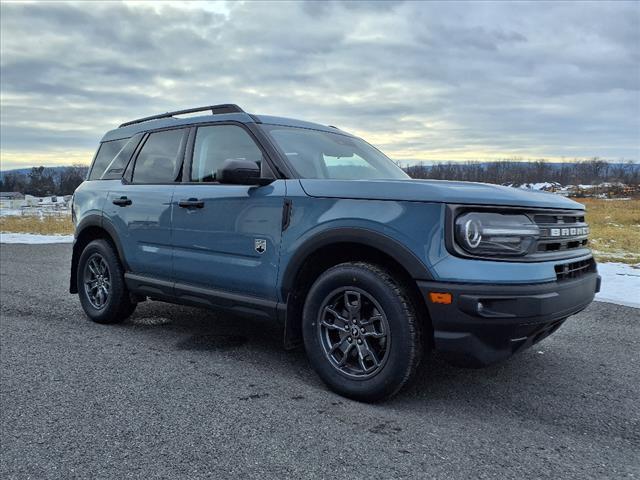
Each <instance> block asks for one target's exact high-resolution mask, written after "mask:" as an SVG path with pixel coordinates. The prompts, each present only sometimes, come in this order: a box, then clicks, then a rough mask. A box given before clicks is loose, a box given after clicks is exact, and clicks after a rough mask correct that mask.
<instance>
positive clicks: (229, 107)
mask: <svg viewBox="0 0 640 480" xmlns="http://www.w3.org/2000/svg"><path fill="white" fill-rule="evenodd" d="M207 110H211V114H212V115H219V114H222V113H245V111H244V110H242V109H241V108H240V107H239V106H238V105H235V104H233V103H225V104H222V105H209V106H206V107H197V108H188V109H187V110H176V111H175V112H167V113H161V114H159V115H152V116H150V117H143V118H138V119H137V120H131V121H130V122H125V123H123V124H122V125H120V126H119V127H118V128H122V127H127V126H129V125H135V124H136V123H142V122H148V121H150V120H158V119H159V118H170V117H173V116H174V115H184V114H186V113H196V112H206V111H207Z"/></svg>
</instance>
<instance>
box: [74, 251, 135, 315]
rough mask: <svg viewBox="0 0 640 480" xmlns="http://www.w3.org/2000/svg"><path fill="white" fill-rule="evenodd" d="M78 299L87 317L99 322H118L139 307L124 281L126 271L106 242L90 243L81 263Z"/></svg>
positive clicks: (79, 267) (81, 256)
mask: <svg viewBox="0 0 640 480" xmlns="http://www.w3.org/2000/svg"><path fill="white" fill-rule="evenodd" d="M78 296H79V297H80V304H81V305H82V308H83V309H84V311H85V313H86V314H87V316H88V317H89V318H90V319H91V320H93V321H94V322H98V323H118V322H121V321H123V320H125V319H126V318H127V317H129V316H130V315H131V314H132V313H133V311H134V310H135V308H136V304H135V303H134V302H132V301H131V298H130V297H129V291H128V290H127V287H126V285H125V282H124V271H123V269H122V265H121V264H120V259H119V258H118V255H117V253H116V252H115V250H114V248H113V246H112V245H111V244H110V243H109V242H108V241H106V240H103V239H100V240H94V241H93V242H91V243H89V244H88V245H87V246H86V247H85V249H84V250H83V251H82V254H81V255H80V260H79V261H78Z"/></svg>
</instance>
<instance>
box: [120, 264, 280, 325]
mask: <svg viewBox="0 0 640 480" xmlns="http://www.w3.org/2000/svg"><path fill="white" fill-rule="evenodd" d="M124 279H125V282H126V284H127V288H128V289H129V290H130V291H131V292H132V293H135V294H138V295H144V296H147V297H149V298H151V299H153V300H160V301H163V302H169V303H177V304H181V305H190V306H194V307H204V308H209V309H214V310H219V309H221V310H227V311H230V312H233V313H236V314H239V315H244V316H258V317H262V318H267V319H271V320H277V319H279V318H282V313H280V315H278V312H279V311H280V312H282V310H283V309H285V310H286V306H283V305H281V304H278V302H275V301H271V300H265V299H263V298H258V297H254V296H251V295H243V294H241V293H232V292H226V291H222V290H214V289H210V288H204V287H199V286H195V285H188V284H184V283H176V282H171V281H167V280H160V279H157V278H152V277H148V276H145V275H137V274H134V273H125V274H124Z"/></svg>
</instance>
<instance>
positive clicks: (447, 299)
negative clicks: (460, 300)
mask: <svg viewBox="0 0 640 480" xmlns="http://www.w3.org/2000/svg"><path fill="white" fill-rule="evenodd" d="M429 300H431V303H442V304H444V305H449V304H451V300H452V299H451V294H450V293H441V292H429Z"/></svg>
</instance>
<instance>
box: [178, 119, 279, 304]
mask: <svg viewBox="0 0 640 480" xmlns="http://www.w3.org/2000/svg"><path fill="white" fill-rule="evenodd" d="M194 133H195V136H194V139H193V140H192V141H191V142H190V147H189V148H188V151H189V153H188V154H187V156H186V157H187V158H186V159H185V176H186V178H184V180H185V181H184V182H183V183H182V184H180V185H177V186H176V189H175V192H174V196H173V202H172V211H173V245H174V254H173V270H174V277H175V281H176V292H177V293H178V294H180V291H181V285H196V286H200V287H202V288H204V289H205V290H218V291H227V292H236V293H240V294H244V295H249V296H253V297H259V298H263V299H268V300H274V299H275V298H276V287H275V285H276V280H277V273H278V255H279V248H280V234H281V229H282V228H281V223H282V208H283V201H284V197H285V181H284V180H276V181H274V182H273V183H271V184H270V185H266V186H245V185H224V184H220V183H219V182H218V181H217V178H216V175H217V171H218V168H220V167H221V166H222V164H223V163H224V161H225V160H227V159H238V158H242V159H248V160H253V161H255V162H257V163H259V164H260V165H261V169H262V176H270V175H273V174H272V173H271V170H270V168H269V166H268V164H267V163H266V161H265V155H266V153H265V152H263V150H262V149H261V148H260V146H259V145H258V143H257V141H256V139H255V138H254V137H253V135H252V134H251V132H250V131H249V130H247V129H246V127H245V126H242V125H239V124H217V125H206V126H200V127H197V128H194ZM184 290H185V295H187V294H188V295H196V294H197V289H191V290H189V289H188V288H186V289H184ZM203 295H205V296H206V295H208V293H207V292H205V291H203Z"/></svg>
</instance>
